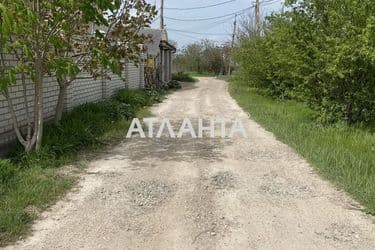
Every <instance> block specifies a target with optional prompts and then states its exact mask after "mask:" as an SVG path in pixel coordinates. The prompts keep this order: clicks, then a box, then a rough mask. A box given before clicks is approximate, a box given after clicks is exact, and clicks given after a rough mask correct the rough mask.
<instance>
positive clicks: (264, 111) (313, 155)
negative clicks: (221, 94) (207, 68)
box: [230, 82, 375, 214]
mask: <svg viewBox="0 0 375 250" xmlns="http://www.w3.org/2000/svg"><path fill="white" fill-rule="evenodd" d="M230 93H231V95H232V96H233V97H234V98H235V99H236V100H237V102H238V104H239V105H240V106H241V107H242V108H243V109H244V110H245V111H247V112H249V113H250V114H251V116H252V117H253V118H254V119H255V120H256V121H257V122H258V123H260V124H261V125H262V126H263V127H264V128H265V129H267V130H268V131H271V132H273V133H274V134H275V136H276V137H277V138H278V139H279V140H281V141H282V142H284V143H286V144H288V145H290V146H291V147H293V148H294V149H295V150H296V151H297V152H298V153H299V154H300V155H301V156H303V157H304V158H305V159H306V160H307V161H309V162H310V163H311V164H312V165H313V166H314V167H315V168H316V169H317V171H318V172H319V173H320V174H321V175H322V176H324V177H325V178H327V179H328V180H330V181H332V182H333V183H335V184H336V185H337V186H339V187H340V188H342V189H344V190H346V191H347V192H348V193H349V194H351V195H352V196H353V197H354V198H355V199H357V200H358V201H359V202H360V203H361V204H363V205H364V206H365V208H366V212H368V213H371V214H375V133H374V130H373V129H366V128H359V127H349V126H347V125H346V124H335V125H329V126H327V125H321V124H319V123H317V122H316V114H315V113H314V112H313V111H312V110H311V109H309V108H308V107H306V106H305V105H304V104H301V103H297V102H294V101H278V100H274V99H271V98H268V97H265V96H262V95H259V94H258V93H257V92H256V91H255V90H254V89H250V88H248V87H247V86H245V85H244V84H241V83H239V82H232V83H231V85H230Z"/></svg>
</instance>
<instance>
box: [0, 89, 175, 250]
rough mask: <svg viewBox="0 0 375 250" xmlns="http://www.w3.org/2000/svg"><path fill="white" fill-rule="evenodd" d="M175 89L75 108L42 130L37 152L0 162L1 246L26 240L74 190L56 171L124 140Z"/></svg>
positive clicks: (130, 93) (124, 93)
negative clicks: (54, 205) (48, 211)
mask: <svg viewBox="0 0 375 250" xmlns="http://www.w3.org/2000/svg"><path fill="white" fill-rule="evenodd" d="M174 88H176V86H175V85H173V84H171V85H170V86H167V87H166V88H159V89H156V88H155V89H148V90H121V91H119V92H118V93H117V94H116V96H115V97H114V98H113V99H111V100H108V101H102V102H97V103H88V104H84V105H82V106H79V107H77V108H75V109H74V110H73V111H72V112H70V113H67V114H65V115H64V117H63V119H62V121H61V123H60V125H59V126H55V125H53V124H46V127H45V134H44V138H43V146H42V148H41V149H40V150H39V151H37V152H33V153H30V154H25V153H24V152H23V150H22V148H21V147H18V148H16V149H15V150H14V152H13V153H12V154H11V155H10V157H9V159H0V246H3V245H5V244H6V243H8V242H10V241H13V240H16V239H17V238H18V237H19V236H22V235H23V234H25V233H26V232H27V229H28V226H29V224H30V222H31V221H32V220H33V219H35V218H36V217H37V215H38V213H40V212H41V211H43V210H44V209H45V208H47V207H48V206H49V205H50V204H52V203H53V202H55V201H56V200H58V199H59V197H61V196H62V195H63V194H64V193H65V192H66V190H68V189H69V188H70V187H71V186H72V185H73V184H74V182H75V179H74V178H73V177H71V176H67V175H61V173H60V172H59V169H58V168H59V167H61V166H63V165H67V164H72V163H74V162H75V161H76V160H77V159H78V154H79V152H82V151H88V150H95V149H99V148H100V147H103V146H104V145H108V144H111V143H113V142H115V141H118V140H121V139H122V138H124V136H125V134H126V130H127V129H128V127H129V125H130V121H131V119H132V118H134V117H136V116H139V115H141V116H143V115H148V112H147V107H148V106H151V105H152V104H154V103H157V102H161V101H162V99H163V97H164V96H165V95H166V94H167V91H168V89H174Z"/></svg>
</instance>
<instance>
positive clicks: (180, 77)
mask: <svg viewBox="0 0 375 250" xmlns="http://www.w3.org/2000/svg"><path fill="white" fill-rule="evenodd" d="M172 80H175V81H180V82H196V79H195V78H193V77H192V76H190V75H189V74H188V73H185V72H178V73H175V74H173V75H172Z"/></svg>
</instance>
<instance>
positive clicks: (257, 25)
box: [255, 0, 261, 36]
mask: <svg viewBox="0 0 375 250" xmlns="http://www.w3.org/2000/svg"><path fill="white" fill-rule="evenodd" d="M260 25H261V24H260V2H259V0H256V1H255V28H256V34H257V35H258V36H259V35H260V29H261V27H260Z"/></svg>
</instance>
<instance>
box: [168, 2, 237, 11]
mask: <svg viewBox="0 0 375 250" xmlns="http://www.w3.org/2000/svg"><path fill="white" fill-rule="evenodd" d="M235 1H236V0H229V1H225V2H221V3H217V4H211V5H206V6H200V7H190V8H164V9H166V10H181V11H185V10H199V9H207V8H212V7H216V6H221V5H224V4H228V3H232V2H235Z"/></svg>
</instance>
